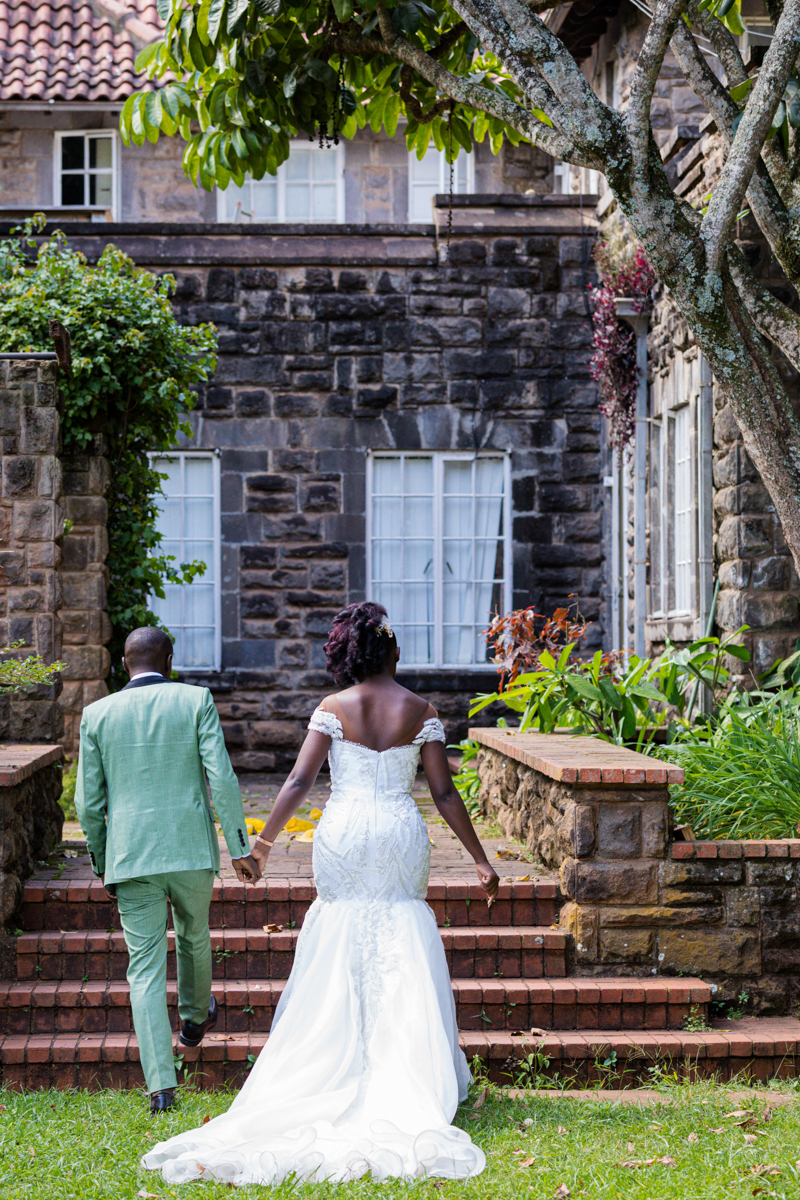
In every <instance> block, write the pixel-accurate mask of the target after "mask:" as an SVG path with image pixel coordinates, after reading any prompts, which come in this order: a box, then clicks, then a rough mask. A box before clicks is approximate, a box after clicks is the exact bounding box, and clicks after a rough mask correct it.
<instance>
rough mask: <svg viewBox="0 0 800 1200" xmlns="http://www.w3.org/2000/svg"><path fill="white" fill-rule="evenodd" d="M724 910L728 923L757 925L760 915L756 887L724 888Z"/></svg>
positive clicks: (759, 903)
mask: <svg viewBox="0 0 800 1200" xmlns="http://www.w3.org/2000/svg"><path fill="white" fill-rule="evenodd" d="M725 910H726V913H727V920H728V924H729V925H735V926H736V925H758V923H759V919H760V917H761V902H760V899H759V892H758V888H754V887H738V888H726V889H725Z"/></svg>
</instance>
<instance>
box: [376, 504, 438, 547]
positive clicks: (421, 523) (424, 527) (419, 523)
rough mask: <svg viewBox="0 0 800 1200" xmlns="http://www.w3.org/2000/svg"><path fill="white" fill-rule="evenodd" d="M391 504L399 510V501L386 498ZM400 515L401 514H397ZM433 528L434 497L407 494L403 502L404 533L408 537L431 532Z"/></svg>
mask: <svg viewBox="0 0 800 1200" xmlns="http://www.w3.org/2000/svg"><path fill="white" fill-rule="evenodd" d="M383 503H384V504H391V505H392V507H393V508H394V510H395V512H397V509H398V507H399V506H398V504H397V501H393V500H384V501H383ZM397 515H398V516H399V514H397ZM432 529H433V497H432V496H407V497H406V499H405V501H404V503H403V533H404V534H405V536H406V537H414V536H415V535H416V536H417V537H419V535H420V534H421V533H430V531H431V530H432Z"/></svg>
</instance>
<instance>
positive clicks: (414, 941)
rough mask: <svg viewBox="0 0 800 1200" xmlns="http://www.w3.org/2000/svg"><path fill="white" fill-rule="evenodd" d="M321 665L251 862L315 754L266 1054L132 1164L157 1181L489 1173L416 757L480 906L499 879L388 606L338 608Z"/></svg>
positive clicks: (290, 807)
mask: <svg viewBox="0 0 800 1200" xmlns="http://www.w3.org/2000/svg"><path fill="white" fill-rule="evenodd" d="M325 653H326V655H327V660H328V669H329V671H330V673H331V675H332V676H333V678H334V679H335V681H336V683H337V684H339V685H340V687H342V686H343V687H344V688H345V690H344V691H340V692H338V693H337V694H336V695H335V696H330V697H328V698H327V699H326V700H324V701H323V703H322V704H321V705H320V706H319V708H318V709H317V710H316V712H315V713H314V715H313V716H312V718H311V722H310V724H309V730H310V732H309V734H308V736H307V737H306V740H305V742H304V744H303V747H302V749H301V750H300V753H299V755H298V758H297V762H296V763H295V766H294V768H293V770H292V772H291V774H290V775H289V777H288V779H287V780H286V783H285V784H284V785H283V787H282V789H281V791H280V793H279V795H278V797H277V799H276V801H275V805H274V807H273V809H272V813H271V815H270V818H269V820H268V821H267V823H266V826H265V827H264V830H263V832H262V834H261V836H260V837H259V838H258V840H257V842H256V845H255V849H254V852H253V856H254V858H256V860H257V861H258V864H259V867H263V864H264V862H265V861H266V858H267V856H268V854H269V851H270V848H271V847H272V845H273V844H274V841H275V839H276V838H277V836H278V833H279V832H280V830H281V829H282V828H283V826H284V825H285V824H286V822H287V821H288V819H289V818H290V817H291V816H292V815H293V813H295V812H296V811H297V809H298V808H299V807H300V805H301V804H302V803H303V801H304V800H305V799H306V797H307V796H308V793H309V791H310V789H311V787H312V786H313V784H314V782H315V780H316V778H317V773H318V772H319V769H320V767H321V766H322V764H323V762H324V761H325V757H326V755H327V756H328V757H329V761H330V771H331V795H330V799H329V800H328V802H327V804H326V806H325V811H324V813H323V815H322V818H321V819H320V822H319V825H318V827H317V830H316V832H315V834H314V859H313V861H314V878H315V881H316V887H317V896H318V898H317V900H316V901H315V902H314V904H313V905H312V906H311V908H310V909H309V912H308V915H307V916H306V919H305V923H304V925H303V928H302V931H301V934H300V937H299V939H298V944H297V953H296V956H295V961H294V967H293V969H292V973H291V976H290V978H289V980H288V982H287V984H286V988H285V990H284V992H283V995H282V997H281V1000H280V1003H279V1004H278V1006H277V1009H276V1012H275V1019H274V1021H273V1024H272V1031H271V1033H270V1036H269V1041H268V1043H267V1045H266V1046H265V1047H264V1049H263V1050H262V1052H261V1054H260V1056H259V1058H258V1061H257V1062H256V1064H255V1066H254V1067H253V1069H252V1071H251V1072H250V1075H249V1077H248V1079H247V1081H246V1083H245V1084H244V1087H243V1088H242V1090H241V1092H240V1093H239V1095H238V1096H237V1097H236V1099H235V1100H234V1102H233V1104H232V1105H231V1107H230V1108H229V1109H228V1111H227V1112H226V1113H223V1114H222V1115H221V1116H219V1117H216V1118H215V1119H214V1120H213V1121H210V1122H207V1123H206V1124H205V1125H202V1126H200V1127H199V1128H197V1129H191V1130H189V1131H187V1132H186V1133H182V1134H179V1135H178V1136H177V1137H173V1138H170V1139H169V1140H168V1141H166V1142H161V1143H159V1144H158V1145H157V1146H155V1147H154V1148H153V1149H152V1150H151V1151H150V1152H149V1153H148V1154H146V1155H145V1156H144V1158H143V1160H142V1162H143V1165H144V1166H145V1167H147V1168H150V1169H152V1170H156V1169H159V1168H160V1169H161V1171H162V1173H163V1176H164V1178H165V1179H166V1180H167V1181H168V1182H172V1183H175V1182H183V1181H185V1180H190V1179H201V1180H212V1179H213V1180H222V1181H225V1182H227V1183H233V1184H276V1183H278V1182H280V1181H281V1180H282V1179H285V1178H286V1177H287V1176H292V1175H293V1176H294V1177H295V1178H296V1179H299V1180H309V1181H315V1182H321V1181H323V1180H335V1181H344V1180H354V1179H359V1178H361V1177H362V1176H364V1175H366V1174H369V1173H371V1174H372V1176H373V1177H374V1178H376V1179H387V1178H389V1177H401V1178H408V1177H411V1176H418V1175H438V1176H443V1177H445V1178H449V1179H460V1178H465V1177H468V1176H472V1175H479V1174H480V1173H481V1171H483V1169H484V1167H485V1165H486V1159H485V1156H484V1154H483V1152H482V1151H481V1150H480V1149H478V1147H477V1146H475V1145H474V1144H473V1143H472V1141H471V1140H470V1138H469V1136H468V1134H466V1133H465V1132H464V1131H463V1130H461V1129H458V1128H456V1127H455V1126H453V1125H451V1123H450V1122H451V1120H452V1118H453V1115H454V1114H455V1111H456V1108H457V1107H458V1104H459V1102H460V1101H463V1100H465V1099H466V1096H467V1086H468V1083H469V1078H470V1076H469V1069H468V1067H467V1062H466V1059H465V1057H464V1053H463V1051H462V1050H461V1048H460V1047H459V1044H458V1030H457V1028H456V1013H455V1005H454V1002H453V994H452V990H451V987H450V978H449V974H448V970H447V964H446V961H445V955H444V949H443V946H442V942H441V938H440V935H439V931H438V929H437V925H436V918H435V917H434V914H433V912H432V910H431V909H430V908H429V907H428V905H427V904H426V903H425V896H426V893H427V888H428V873H429V868H430V842H429V838H428V832H427V829H426V826H425V822H424V821H423V819H422V817H421V815H420V813H419V810H418V808H417V805H416V803H415V802H414V800H413V798H412V796H411V788H412V786H413V784H414V777H415V775H416V771H417V765H418V763H419V761H420V759H421V760H422V766H423V768H424V771H425V775H426V777H427V780H428V783H429V785H430V790H431V795H432V797H433V800H434V802H435V804H436V807H437V808H438V810H439V812H440V813H441V815H442V816H443V817H444V819H445V820H446V821H447V823H448V825H449V826H450V828H451V829H452V830H453V832H454V833H455V834H457V836H458V837H459V838H460V840H461V841H462V843H463V844H464V846H465V848H466V849H467V851H468V852H469V853H470V854H471V855H472V857H473V858H474V860H475V866H476V870H477V873H478V879H479V880H480V882H481V884H482V885H483V887H484V889H485V890H486V892H487V896H488V902H489V903H490V904H491V903H492V902H493V900H494V897H495V896H496V894H497V887H498V878H497V875H496V873H495V871H494V870H493V868H492V867H491V866H490V865H489V863H488V862H487V861H486V855H485V853H484V851H483V849H482V847H481V844H480V842H479V841H478V838H477V836H476V834H475V831H474V829H473V828H472V823H471V821H470V819H469V816H468V814H467V811H466V809H465V808H464V805H463V803H462V800H461V797H460V796H459V794H458V792H457V791H456V789H455V787H454V785H453V783H452V780H451V777H450V771H449V768H448V763H447V757H446V754H445V745H444V742H445V734H444V729H443V728H442V724H441V722H440V721H439V719H438V717H437V716H436V712H435V710H434V709H433V708H432V707H431V706H430V705H429V704H427V703H426V702H425V701H424V700H422V699H420V697H419V696H416V695H414V693H413V692H409V691H407V690H406V689H405V688H403V687H401V686H400V685H399V684H398V683H397V682H396V681H395V672H396V668H397V662H398V660H399V658H400V651H399V649H398V646H397V641H396V639H395V637H394V634H393V632H392V628H391V626H390V624H389V622H388V620H387V616H386V609H385V608H383V607H382V606H381V605H380V604H373V603H363V604H351V605H350V606H349V607H348V608H346V609H344V611H343V612H341V613H339V615H338V616H337V617H336V619H335V621H334V623H333V628H332V630H331V634H330V638H329V640H328V642H327V643H326V646H325ZM347 685H352V686H347Z"/></svg>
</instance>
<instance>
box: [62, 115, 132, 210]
mask: <svg viewBox="0 0 800 1200" xmlns="http://www.w3.org/2000/svg"><path fill="white" fill-rule="evenodd" d="M116 159H117V142H116V137H115V135H114V134H113V133H112V132H103V133H57V134H56V140H55V162H54V168H55V179H54V187H53V195H54V196H55V203H56V204H59V205H63V206H65V207H67V208H73V207H74V208H103V209H110V210H111V212H112V215H113V216H115V217H116V207H117V194H116V193H117V187H116V171H117V161H116Z"/></svg>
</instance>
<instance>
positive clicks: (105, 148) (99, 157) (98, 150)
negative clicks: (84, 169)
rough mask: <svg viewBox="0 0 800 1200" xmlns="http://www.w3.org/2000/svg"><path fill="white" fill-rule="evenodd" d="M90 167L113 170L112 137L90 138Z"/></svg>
mask: <svg viewBox="0 0 800 1200" xmlns="http://www.w3.org/2000/svg"><path fill="white" fill-rule="evenodd" d="M88 141H89V166H90V167H105V168H106V169H107V170H109V171H110V170H111V154H112V147H111V138H110V137H93V138H89V139H88Z"/></svg>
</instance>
